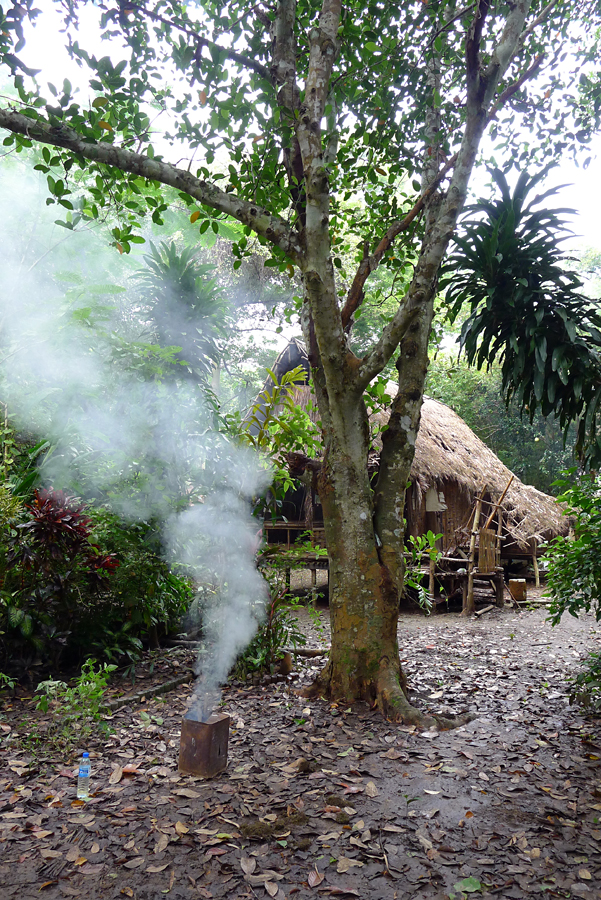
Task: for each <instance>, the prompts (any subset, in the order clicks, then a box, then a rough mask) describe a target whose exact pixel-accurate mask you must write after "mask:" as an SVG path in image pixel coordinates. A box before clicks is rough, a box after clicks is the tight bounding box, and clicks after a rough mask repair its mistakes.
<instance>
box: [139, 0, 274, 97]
mask: <svg viewBox="0 0 601 900" xmlns="http://www.w3.org/2000/svg"><path fill="white" fill-rule="evenodd" d="M124 6H126V7H127V10H128V11H131V10H135V11H136V12H139V13H142V14H143V15H145V16H148V18H149V19H152V21H153V22H160V23H161V24H163V25H168V26H169V27H170V28H176V29H177V30H178V31H181V32H182V33H183V34H185V35H187V36H188V37H191V38H192V40H193V41H194V42H195V43H196V46H197V47H208V48H210V47H213V48H214V49H217V50H219V52H220V53H224V54H225V56H226V57H227V58H228V59H231V60H232V62H237V63H239V64H240V65H241V66H246V68H247V69H252V70H253V72H256V73H257V74H258V75H260V76H261V77H262V78H265V79H267V81H271V80H272V79H271V72H270V71H269V69H268V68H267V66H264V65H263V64H262V63H260V62H257V61H256V60H255V59H251V58H250V57H249V56H245V55H244V54H243V53H236V51H235V50H229V49H228V48H227V47H222V46H221V44H217V43H215V41H210V40H209V39H208V38H204V37H201V35H199V34H198V33H197V32H196V31H193V30H192V28H187V27H186V25H184V24H183V23H181V22H178V21H176V20H174V19H167V18H165V17H164V16H161V15H159V13H156V12H153V11H152V10H150V9H146V7H144V6H141V5H140V4H139V3H136V2H135V0H127V4H124ZM122 27H123V25H122Z"/></svg>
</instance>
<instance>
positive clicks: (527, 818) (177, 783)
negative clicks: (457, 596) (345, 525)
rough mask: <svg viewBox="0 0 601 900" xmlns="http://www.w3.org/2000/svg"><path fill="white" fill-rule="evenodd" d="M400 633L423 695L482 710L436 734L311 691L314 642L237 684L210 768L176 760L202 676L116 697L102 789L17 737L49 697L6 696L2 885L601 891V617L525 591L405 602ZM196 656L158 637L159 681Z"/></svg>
mask: <svg viewBox="0 0 601 900" xmlns="http://www.w3.org/2000/svg"><path fill="white" fill-rule="evenodd" d="M320 616H321V627H320V628H318V629H317V630H316V629H315V627H314V623H313V622H312V620H311V619H310V617H308V616H307V617H306V621H305V622H304V626H305V628H306V630H307V632H308V634H309V636H310V642H311V644H312V645H313V646H318V645H319V644H320V642H321V643H327V641H328V626H327V611H326V610H322V611H321V612H320ZM399 638H400V645H401V648H402V659H403V661H404V666H405V669H406V671H407V674H408V676H409V681H410V684H411V687H412V690H413V698H414V702H415V703H416V704H417V705H419V706H420V707H421V708H427V709H430V710H432V711H434V712H447V713H450V712H458V711H460V710H464V709H470V710H472V711H474V712H476V713H477V716H478V717H477V718H476V719H475V720H474V721H473V722H471V723H470V724H469V725H467V726H465V727H462V728H458V729H456V730H454V731H450V732H443V733H437V732H426V733H419V732H417V731H415V730H413V729H411V728H405V727H399V726H396V725H393V724H391V723H389V722H387V721H385V720H384V719H383V718H382V717H381V716H380V715H379V714H378V713H377V712H374V711H371V710H370V709H369V708H368V707H367V706H365V705H357V706H355V707H353V708H346V707H340V706H335V705H330V704H328V703H326V702H323V701H319V702H315V701H311V702H306V701H304V700H303V699H301V698H299V697H298V696H296V694H295V693H294V690H295V689H296V688H297V687H298V686H299V684H301V683H305V682H308V681H309V679H310V678H311V676H312V674H314V673H315V671H317V666H318V663H319V660H310V661H309V662H310V664H306V665H303V664H301V667H300V671H298V672H297V673H295V677H291V678H289V679H288V680H287V681H286V682H279V683H271V684H259V685H253V684H248V685H247V684H233V685H231V686H230V687H229V688H228V689H227V690H226V691H225V694H224V709H225V711H226V712H228V713H229V715H230V716H231V730H230V748H229V764H228V768H227V770H226V771H225V772H223V773H222V774H221V775H219V776H217V777H216V778H215V779H213V780H212V781H202V780H200V779H195V778H191V777H183V776H180V775H178V772H177V758H178V750H179V733H180V724H181V716H182V715H183V713H184V712H185V711H186V709H187V707H188V705H189V703H190V698H191V693H192V687H191V685H186V684H184V685H181V686H180V687H179V688H177V689H176V690H174V691H172V692H171V693H169V694H167V695H165V696H164V697H162V698H158V697H157V698H155V699H152V700H143V701H141V702H140V701H137V702H136V703H135V704H129V705H127V706H125V707H123V708H122V709H120V710H118V711H117V712H115V713H114V715H113V717H112V722H111V724H112V726H113V727H114V729H115V732H114V734H113V735H112V736H111V737H109V738H108V739H104V740H102V741H101V740H98V741H95V742H94V743H93V744H92V746H91V747H90V748H89V749H90V751H91V756H92V766H93V774H92V784H93V787H92V790H93V796H92V798H91V799H90V801H89V802H88V803H87V804H85V805H83V804H81V803H79V802H78V801H76V800H75V799H74V798H75V785H76V782H75V778H74V776H73V766H74V763H75V760H74V759H73V758H71V759H64V760H47V759H46V760H45V759H40V758H37V759H36V758H32V757H31V755H28V754H27V753H26V752H25V751H19V750H18V749H16V747H15V744H14V741H13V740H12V738H13V737H14V735H15V732H21V733H23V732H24V731H27V730H30V731H33V730H35V728H36V727H37V726H36V718H35V715H36V714H35V713H34V712H33V709H32V707H33V704H32V702H31V700H27V699H26V698H20V699H15V700H14V701H12V702H9V703H7V704H6V705H5V708H4V710H3V711H2V724H1V728H2V735H3V740H2V743H1V745H0V752H1V769H0V880H1V882H2V885H3V887H1V888H0V897H2V900H9V898H20V900H30V898H34V897H35V898H39V897H41V896H44V897H46V898H49V900H58V898H62V897H82V898H103V900H104V898H106V900H112V898H121V897H123V896H125V897H131V898H136V900H155V898H157V900H158V898H160V897H162V896H163V895H170V896H171V897H173V898H198V897H202V898H213V897H214V898H221V897H232V898H249V900H250V898H257V897H258V898H261V897H276V898H277V900H283V898H294V900H308V898H316V897H319V896H341V897H345V896H347V897H353V896H354V897H360V898H374V900H376V898H377V900H380V898H381V900H395V898H398V900H401V898H409V897H411V898H415V900H421V898H423V900H426V898H428V900H429V898H432V900H438V898H440V900H443V898H452V897H453V896H454V897H456V898H459V897H468V896H472V897H493V896H494V897H502V898H504V897H511V898H523V897H527V896H529V895H530V894H533V895H544V896H550V897H562V898H572V897H583V898H587V900H593V898H599V897H601V891H600V887H601V768H600V766H601V736H600V730H601V729H600V727H599V726H600V720H599V719H593V718H589V717H587V716H586V715H585V714H584V713H583V712H582V710H579V709H578V708H575V707H571V706H570V705H569V703H568V697H567V693H568V683H567V677H568V675H569V674H570V673H571V672H573V671H574V666H575V665H576V664H577V661H578V659H579V658H581V657H582V656H583V655H584V654H585V653H586V652H588V651H591V650H593V649H599V648H600V647H601V626H597V625H596V624H595V622H594V620H593V619H591V618H586V619H582V620H574V619H571V618H564V620H563V621H562V623H561V624H560V625H559V626H558V627H557V628H556V629H551V628H550V626H549V625H548V624H546V623H545V612H544V610H540V609H539V610H535V611H526V612H521V613H516V612H514V611H512V610H510V609H509V608H506V609H505V610H502V611H501V610H496V609H495V610H493V611H492V612H490V613H487V614H486V615H484V616H483V617H482V618H480V619H469V620H464V619H461V618H460V617H459V616H457V615H453V614H447V615H437V616H433V617H430V618H428V619H425V618H421V617H418V616H403V617H402V618H401V622H400V626H399ZM189 660H190V654H189V651H184V650H182V649H176V650H173V651H172V652H171V653H169V654H165V653H163V654H161V655H160V656H157V655H154V657H153V666H154V671H153V673H152V675H150V674H149V675H148V679H147V680H148V681H150V680H153V679H154V680H156V681H161V680H167V678H169V677H173V675H174V674H177V672H181V671H183V670H184V669H185V667H186V665H187V663H188V662H189ZM144 683H145V682H142V684H144ZM139 687H140V685H139V684H137V685H136V689H139Z"/></svg>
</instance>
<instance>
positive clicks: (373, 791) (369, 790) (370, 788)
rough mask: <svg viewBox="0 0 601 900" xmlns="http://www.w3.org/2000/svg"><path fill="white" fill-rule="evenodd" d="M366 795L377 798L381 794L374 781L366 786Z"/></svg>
mask: <svg viewBox="0 0 601 900" xmlns="http://www.w3.org/2000/svg"><path fill="white" fill-rule="evenodd" d="M365 793H366V794H367V796H368V797H377V796H378V794H379V793H380V792H379V790H378V789H377V787H376V786H375V784H374V782H373V781H368V782H367V784H366V785H365Z"/></svg>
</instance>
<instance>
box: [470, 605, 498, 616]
mask: <svg viewBox="0 0 601 900" xmlns="http://www.w3.org/2000/svg"><path fill="white" fill-rule="evenodd" d="M491 609H494V606H493V605H492V604H491V605H490V606H485V607H484V609H479V610H477V611H476V612H475V613H474V615H475V616H483V615H484V613H487V612H490V611H491Z"/></svg>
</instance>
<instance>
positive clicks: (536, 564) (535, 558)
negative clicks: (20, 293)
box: [532, 538, 540, 587]
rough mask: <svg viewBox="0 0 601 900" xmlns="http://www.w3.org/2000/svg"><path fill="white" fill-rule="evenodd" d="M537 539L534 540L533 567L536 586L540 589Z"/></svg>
mask: <svg viewBox="0 0 601 900" xmlns="http://www.w3.org/2000/svg"><path fill="white" fill-rule="evenodd" d="M536 546H537V545H536V538H532V565H533V566H534V584H535V586H536V587H540V572H539V570H538V556H537V555H536Z"/></svg>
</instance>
